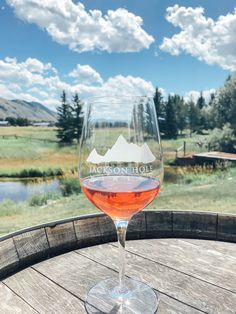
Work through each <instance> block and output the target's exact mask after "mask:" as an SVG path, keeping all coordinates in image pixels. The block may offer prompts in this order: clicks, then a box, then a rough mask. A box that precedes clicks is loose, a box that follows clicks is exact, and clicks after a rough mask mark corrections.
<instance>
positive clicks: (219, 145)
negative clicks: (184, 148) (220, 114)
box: [208, 123, 236, 153]
mask: <svg viewBox="0 0 236 314" xmlns="http://www.w3.org/2000/svg"><path fill="white" fill-rule="evenodd" d="M208 147H209V149H210V150H216V151H221V152H226V153H235V152H236V137H235V135H234V130H233V129H232V128H231V125H230V124H229V123H226V124H225V125H224V127H223V129H217V128H215V129H214V130H213V131H212V133H211V135H210V138H209V141H208Z"/></svg>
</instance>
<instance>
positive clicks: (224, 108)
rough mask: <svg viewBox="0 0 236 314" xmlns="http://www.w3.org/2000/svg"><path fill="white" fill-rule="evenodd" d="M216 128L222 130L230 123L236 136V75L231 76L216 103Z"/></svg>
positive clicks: (220, 91)
mask: <svg viewBox="0 0 236 314" xmlns="http://www.w3.org/2000/svg"><path fill="white" fill-rule="evenodd" d="M213 110H214V113H215V117H214V118H215V121H216V126H217V127H218V128H222V127H223V126H224V125H225V124H226V123H230V125H231V127H232V129H233V130H234V134H235V135H236V119H235V117H236V75H232V76H229V77H228V78H227V79H226V81H225V84H224V86H223V87H222V88H221V89H220V90H219V93H218V96H217V98H216V100H215V102H214V108H213Z"/></svg>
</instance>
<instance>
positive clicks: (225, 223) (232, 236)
mask: <svg viewBox="0 0 236 314" xmlns="http://www.w3.org/2000/svg"><path fill="white" fill-rule="evenodd" d="M217 239H218V240H225V241H232V242H236V215H226V214H218V229H217Z"/></svg>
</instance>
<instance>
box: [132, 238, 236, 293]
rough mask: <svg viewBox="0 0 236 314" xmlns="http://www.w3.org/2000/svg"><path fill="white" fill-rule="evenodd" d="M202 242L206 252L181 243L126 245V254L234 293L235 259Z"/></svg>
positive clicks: (171, 240) (235, 278)
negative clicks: (145, 259) (164, 266)
mask: <svg viewBox="0 0 236 314" xmlns="http://www.w3.org/2000/svg"><path fill="white" fill-rule="evenodd" d="M205 242H206V243H208V250H207V249H206V248H201V247H199V246H196V245H194V244H192V243H189V242H185V241H182V240H181V239H160V240H158V242H157V241H156V240H152V239H150V240H142V241H135V242H133V241H132V242H129V241H128V242H127V250H128V251H129V252H132V253H135V254H138V255H140V256H143V257H146V258H149V259H151V260H153V261H154V262H158V263H161V264H163V265H166V266H168V267H171V268H173V269H176V270H178V271H181V272H183V273H186V274H188V275H191V276H193V277H196V278H199V279H201V280H205V281H207V282H210V283H212V284H214V285H217V286H219V287H222V288H225V289H229V290H231V291H233V292H235V293H236V261H235V258H231V257H230V256H225V255H224V254H222V253H220V252H218V251H216V250H212V249H211V243H214V241H205ZM221 245H222V246H224V243H221ZM231 245H232V244H231ZM209 249H210V250H209ZM235 257H236V245H235Z"/></svg>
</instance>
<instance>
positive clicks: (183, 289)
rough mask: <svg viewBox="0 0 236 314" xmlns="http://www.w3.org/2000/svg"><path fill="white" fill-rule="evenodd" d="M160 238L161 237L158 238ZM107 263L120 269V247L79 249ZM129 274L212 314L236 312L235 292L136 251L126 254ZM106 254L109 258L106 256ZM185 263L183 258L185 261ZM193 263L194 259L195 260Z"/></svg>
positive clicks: (103, 246)
mask: <svg viewBox="0 0 236 314" xmlns="http://www.w3.org/2000/svg"><path fill="white" fill-rule="evenodd" d="M156 241H158V240H156ZM77 252H78V253H79V254H83V255H84V256H87V257H89V258H91V259H93V260H95V261H97V262H99V263H101V264H102V265H104V266H107V267H110V268H113V269H116V270H117V269H118V261H117V254H118V252H117V248H116V247H115V246H114V245H109V244H107V245H102V246H97V247H96V251H95V248H94V249H93V248H85V249H81V250H80V251H77ZM127 255H128V258H127V260H128V261H127V274H128V275H129V276H131V277H132V278H137V279H139V280H141V281H144V282H146V283H148V284H149V285H151V286H152V287H153V288H154V289H158V290H159V291H161V292H162V293H164V294H168V295H169V296H170V297H172V298H175V299H177V300H179V301H181V302H183V303H186V304H189V305H191V306H192V307H194V308H196V309H199V310H201V311H203V312H207V313H209V314H235V308H236V294H234V293H232V292H229V291H226V290H224V289H222V288H219V287H216V286H214V285H212V284H209V283H207V282H205V281H202V280H200V279H196V278H193V277H192V276H189V275H187V274H183V273H180V272H179V271H177V270H174V269H171V268H169V267H168V266H165V265H160V264H158V263H156V262H154V261H150V260H147V259H145V258H142V257H140V256H137V255H134V254H131V253H129V254H127ZM104 256H106V258H104ZM183 263H184V261H183ZM193 263H194V260H193Z"/></svg>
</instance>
